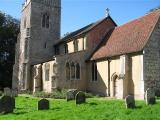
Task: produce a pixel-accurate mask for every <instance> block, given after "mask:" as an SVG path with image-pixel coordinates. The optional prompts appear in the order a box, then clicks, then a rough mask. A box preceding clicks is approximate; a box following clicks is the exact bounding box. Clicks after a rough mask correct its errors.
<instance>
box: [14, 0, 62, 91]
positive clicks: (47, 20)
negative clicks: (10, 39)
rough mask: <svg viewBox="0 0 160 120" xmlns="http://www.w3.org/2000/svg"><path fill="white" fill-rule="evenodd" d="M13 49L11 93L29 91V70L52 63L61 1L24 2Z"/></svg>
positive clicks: (57, 38) (36, 0) (40, 0)
mask: <svg viewBox="0 0 160 120" xmlns="http://www.w3.org/2000/svg"><path fill="white" fill-rule="evenodd" d="M22 7H23V8H22V17H21V25H20V35H19V38H18V41H17V45H16V47H17V48H16V58H15V65H14V68H13V69H14V70H13V71H14V72H13V83H12V87H13V89H20V90H28V89H30V84H31V82H32V81H30V80H31V66H32V65H34V64H38V63H41V62H44V61H47V60H50V59H52V57H53V55H54V47H53V46H54V43H55V42H56V41H57V40H59V39H60V21H61V0H26V1H25V3H24V4H23V6H22Z"/></svg>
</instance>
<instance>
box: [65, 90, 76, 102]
mask: <svg viewBox="0 0 160 120" xmlns="http://www.w3.org/2000/svg"><path fill="white" fill-rule="evenodd" d="M77 92H78V90H77V89H70V90H68V91H67V93H66V100H67V101H70V100H74V99H75V96H76V94H77Z"/></svg>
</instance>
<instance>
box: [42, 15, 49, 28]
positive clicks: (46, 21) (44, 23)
mask: <svg viewBox="0 0 160 120" xmlns="http://www.w3.org/2000/svg"><path fill="white" fill-rule="evenodd" d="M42 27H43V28H49V15H48V14H43V16H42Z"/></svg>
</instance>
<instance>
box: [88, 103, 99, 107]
mask: <svg viewBox="0 0 160 120" xmlns="http://www.w3.org/2000/svg"><path fill="white" fill-rule="evenodd" d="M87 104H89V105H91V106H93V105H98V104H97V103H94V102H91V103H87Z"/></svg>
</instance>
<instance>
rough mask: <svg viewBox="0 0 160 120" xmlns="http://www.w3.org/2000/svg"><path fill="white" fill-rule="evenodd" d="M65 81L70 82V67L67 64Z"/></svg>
mask: <svg viewBox="0 0 160 120" xmlns="http://www.w3.org/2000/svg"><path fill="white" fill-rule="evenodd" d="M66 79H67V80H70V65H69V63H68V62H67V63H66Z"/></svg>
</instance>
